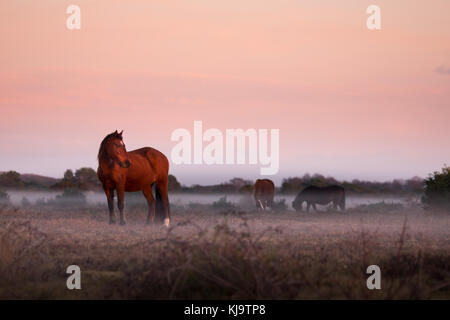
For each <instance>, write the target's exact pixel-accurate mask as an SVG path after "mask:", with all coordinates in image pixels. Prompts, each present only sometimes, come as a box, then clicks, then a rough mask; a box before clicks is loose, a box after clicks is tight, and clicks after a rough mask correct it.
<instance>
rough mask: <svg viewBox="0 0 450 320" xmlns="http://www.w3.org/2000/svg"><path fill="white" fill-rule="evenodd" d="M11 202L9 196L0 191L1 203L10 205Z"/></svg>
mask: <svg viewBox="0 0 450 320" xmlns="http://www.w3.org/2000/svg"><path fill="white" fill-rule="evenodd" d="M8 202H9V195H8V194H7V193H6V192H5V191H2V190H0V203H8Z"/></svg>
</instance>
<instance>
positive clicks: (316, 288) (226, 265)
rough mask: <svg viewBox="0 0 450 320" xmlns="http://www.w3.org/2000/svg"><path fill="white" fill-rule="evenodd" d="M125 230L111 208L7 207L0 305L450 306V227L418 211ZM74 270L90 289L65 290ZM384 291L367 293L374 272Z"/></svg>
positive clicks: (193, 217) (201, 216) (1, 234)
mask: <svg viewBox="0 0 450 320" xmlns="http://www.w3.org/2000/svg"><path fill="white" fill-rule="evenodd" d="M127 218H128V225H127V226H125V227H120V226H117V225H116V226H110V225H108V224H107V213H106V209H104V208H103V209H99V208H92V209H83V210H79V211H71V212H67V211H65V210H62V209H60V210H54V211H49V210H47V209H38V208H29V209H21V210H17V209H12V208H3V210H2V212H0V298H3V299H5V298H6V299H11V298H32V299H55V298H62V299H78V298H81V299H93V298H100V299H142V298H149V299H185V298H189V299H230V298H232V299H314V298H320V299H402V298H403V299H429V298H438V299H440V298H446V299H448V298H450V217H449V216H448V215H447V216H445V215H436V216H433V215H425V214H424V213H423V212H422V211H421V210H419V209H414V208H410V209H407V210H406V209H402V211H390V212H388V213H386V212H379V211H377V212H376V213H373V214H372V213H370V212H367V210H365V211H364V210H363V211H361V212H358V210H356V209H354V210H349V212H348V213H345V214H341V213H335V212H321V213H310V214H306V213H302V214H297V213H293V212H285V213H263V214H257V213H246V214H228V215H221V214H218V213H211V212H199V211H198V208H194V207H192V208H190V209H189V208H187V209H178V210H175V212H174V214H173V223H172V227H171V228H169V229H166V228H164V227H163V226H159V225H157V226H144V221H145V213H144V211H143V210H141V209H130V210H129V211H128V217H127ZM71 264H77V265H79V266H80V268H81V270H82V290H78V291H77V290H73V291H71V290H68V289H67V288H66V277H67V275H66V274H65V270H66V268H67V266H69V265H71ZM371 264H377V265H379V266H380V268H381V272H382V280H381V285H382V290H368V289H367V287H366V279H367V276H368V275H366V273H365V270H366V268H367V266H369V265H371Z"/></svg>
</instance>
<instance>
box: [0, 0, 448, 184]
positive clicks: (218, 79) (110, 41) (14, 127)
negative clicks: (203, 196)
mask: <svg viewBox="0 0 450 320" xmlns="http://www.w3.org/2000/svg"><path fill="white" fill-rule="evenodd" d="M70 4H76V5H79V6H80V8H81V29H80V30H68V29H67V27H66V20H67V18H68V16H69V15H68V14H66V8H67V7H68V6H69V5H70ZM371 4H375V5H378V6H380V7H381V30H374V31H371V30H368V29H367V27H366V20H367V17H368V14H366V8H367V7H368V6H369V5H371ZM0 39H1V50H0V110H1V115H0V138H1V139H0V150H1V151H0V152H1V153H0V171H6V170H16V171H19V172H21V173H36V174H42V175H49V176H54V177H61V176H62V175H63V173H64V171H65V169H67V168H72V169H77V168H80V167H83V166H89V167H93V168H95V169H96V168H97V159H96V157H97V152H98V146H99V144H100V142H101V140H102V139H103V137H104V136H105V135H106V134H108V133H110V132H112V131H114V130H116V129H118V130H122V129H123V130H124V142H125V144H126V145H127V149H128V150H132V149H135V148H139V147H142V146H152V147H154V148H157V149H159V150H160V151H162V152H163V153H165V154H166V155H167V156H168V157H169V159H170V151H171V149H172V147H173V146H174V145H175V142H172V141H171V140H170V136H171V133H172V132H173V131H174V130H175V129H177V128H186V129H188V130H189V131H191V132H192V131H193V122H194V120H202V121H203V127H204V129H208V128H218V129H220V130H223V132H225V129H227V128H230V129H231V128H243V129H247V128H255V129H259V128H261V129H280V170H279V172H278V174H277V175H276V176H272V177H271V178H272V179H273V180H274V181H275V182H276V184H279V183H280V182H281V179H282V178H284V177H288V176H296V175H303V174H305V173H310V174H312V173H316V172H317V173H322V174H324V175H331V176H334V177H336V178H338V179H354V178H358V179H369V180H390V179H393V178H410V177H412V176H414V175H419V176H422V177H426V176H427V175H428V173H430V172H432V171H435V170H439V169H440V168H441V167H442V166H443V165H444V164H445V163H447V164H450V128H449V124H450V1H448V0H431V1H425V0H396V1H385V0H383V1H381V0H370V1H364V0H347V1H338V0H334V1H332V0H302V1H301V0H295V1H294V0H289V1H287V0H277V1H274V0H273V1H262V0H258V1H256V0H244V1H242V0H240V1H237V0H227V1H216V0H214V1H211V0H189V1H188V0H184V1H179V0H168V1H161V0H158V1H156V0H155V1H153V0H151V1H149V0H127V1H113V0H107V1H103V0H96V1H92V0H83V1H80V0H71V1H63V0H60V1H54V0H40V1H34V0H21V1H17V0H2V1H1V2H0ZM259 168H260V166H259V165H251V166H248V165H234V166H227V165H223V166H207V165H174V164H172V165H171V173H172V174H174V175H175V176H177V178H178V179H179V180H180V181H181V183H183V184H186V185H190V184H195V183H202V184H206V183H216V182H222V181H225V180H228V179H231V178H233V177H235V176H239V177H244V178H248V179H256V178H258V177H259Z"/></svg>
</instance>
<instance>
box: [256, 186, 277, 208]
mask: <svg viewBox="0 0 450 320" xmlns="http://www.w3.org/2000/svg"><path fill="white" fill-rule="evenodd" d="M274 195H275V184H274V183H273V181H272V180H269V179H258V180H256V182H255V193H254V194H253V196H254V197H255V201H256V211H260V210H262V211H264V210H265V209H266V208H272V204H273V197H274Z"/></svg>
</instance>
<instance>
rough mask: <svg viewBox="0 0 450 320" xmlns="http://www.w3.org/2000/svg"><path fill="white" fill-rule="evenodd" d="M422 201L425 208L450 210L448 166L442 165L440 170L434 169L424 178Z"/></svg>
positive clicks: (449, 168) (449, 171)
mask: <svg viewBox="0 0 450 320" xmlns="http://www.w3.org/2000/svg"><path fill="white" fill-rule="evenodd" d="M422 203H423V204H424V207H425V209H426V210H438V211H442V210H444V211H447V212H450V167H448V166H444V167H443V168H442V172H438V171H435V172H434V173H433V174H431V175H430V176H429V177H428V178H427V179H425V191H424V196H423V197H422Z"/></svg>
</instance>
